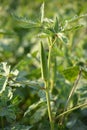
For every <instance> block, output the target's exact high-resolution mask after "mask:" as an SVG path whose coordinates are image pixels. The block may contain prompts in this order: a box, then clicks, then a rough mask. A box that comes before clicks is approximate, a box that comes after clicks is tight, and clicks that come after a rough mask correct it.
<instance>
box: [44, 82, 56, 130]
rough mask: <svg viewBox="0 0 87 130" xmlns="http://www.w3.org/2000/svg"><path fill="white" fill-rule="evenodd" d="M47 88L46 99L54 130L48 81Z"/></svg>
mask: <svg viewBox="0 0 87 130" xmlns="http://www.w3.org/2000/svg"><path fill="white" fill-rule="evenodd" d="M45 88H46V99H47V107H48V115H49V120H50V126H51V130H54V122H53V118H52V111H51V104H50V95H49V88H48V81H45Z"/></svg>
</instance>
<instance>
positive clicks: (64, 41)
mask: <svg viewBox="0 0 87 130" xmlns="http://www.w3.org/2000/svg"><path fill="white" fill-rule="evenodd" d="M57 35H58V37H59V39H60V40H61V41H62V42H63V43H66V44H67V43H68V38H67V37H66V36H65V35H64V34H63V33H58V34H57Z"/></svg>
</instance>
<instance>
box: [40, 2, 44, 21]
mask: <svg viewBox="0 0 87 130" xmlns="http://www.w3.org/2000/svg"><path fill="white" fill-rule="evenodd" d="M40 12H41V23H43V21H44V3H43V4H42V6H41V8H40Z"/></svg>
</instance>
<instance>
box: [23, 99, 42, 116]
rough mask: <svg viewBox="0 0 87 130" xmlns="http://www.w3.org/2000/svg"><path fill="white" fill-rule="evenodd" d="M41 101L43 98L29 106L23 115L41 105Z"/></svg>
mask: <svg viewBox="0 0 87 130" xmlns="http://www.w3.org/2000/svg"><path fill="white" fill-rule="evenodd" d="M43 103H44V100H40V101H38V102H36V103H34V104H32V105H31V106H29V108H28V109H27V110H26V112H25V113H24V116H26V115H28V114H29V113H30V112H31V111H32V110H35V109H37V107H40V106H41V105H43Z"/></svg>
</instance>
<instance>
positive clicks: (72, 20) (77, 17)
mask: <svg viewBox="0 0 87 130" xmlns="http://www.w3.org/2000/svg"><path fill="white" fill-rule="evenodd" d="M84 17H87V14H82V15H80V16H77V15H76V16H74V17H73V18H71V19H70V20H67V22H68V23H73V22H77V21H78V20H79V19H81V18H84Z"/></svg>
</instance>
